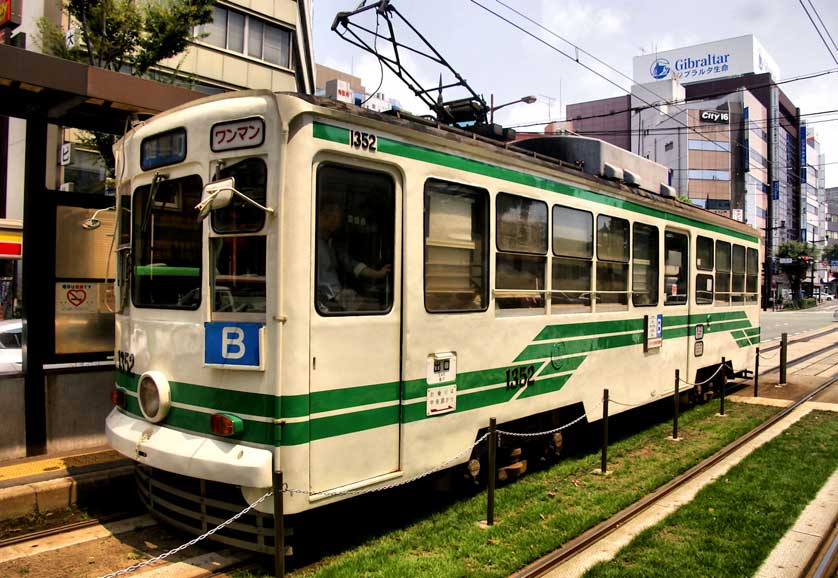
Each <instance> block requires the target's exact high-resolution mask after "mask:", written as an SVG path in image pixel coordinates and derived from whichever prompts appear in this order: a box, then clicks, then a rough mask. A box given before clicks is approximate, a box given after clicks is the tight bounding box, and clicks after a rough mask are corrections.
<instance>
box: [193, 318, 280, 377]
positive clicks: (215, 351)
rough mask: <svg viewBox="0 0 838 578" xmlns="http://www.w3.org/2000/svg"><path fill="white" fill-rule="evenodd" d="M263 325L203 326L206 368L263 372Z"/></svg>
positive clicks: (228, 324)
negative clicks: (259, 370) (257, 370)
mask: <svg viewBox="0 0 838 578" xmlns="http://www.w3.org/2000/svg"><path fill="white" fill-rule="evenodd" d="M264 329H265V326H264V325H263V324H262V323H239V322H231V321H213V322H209V323H204V365H206V366H209V367H221V368H225V369H264V364H263V361H262V349H263V345H264V344H263V341H264Z"/></svg>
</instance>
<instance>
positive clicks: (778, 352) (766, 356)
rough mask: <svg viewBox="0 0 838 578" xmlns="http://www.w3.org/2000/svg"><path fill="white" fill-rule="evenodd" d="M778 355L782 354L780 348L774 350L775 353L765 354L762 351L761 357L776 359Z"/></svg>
mask: <svg viewBox="0 0 838 578" xmlns="http://www.w3.org/2000/svg"><path fill="white" fill-rule="evenodd" d="M778 355H780V350H779V349H778V350H777V351H775V352H774V355H763V354H762V353H760V354H759V356H760V358H761V359H774V358H775V357H777V356H778Z"/></svg>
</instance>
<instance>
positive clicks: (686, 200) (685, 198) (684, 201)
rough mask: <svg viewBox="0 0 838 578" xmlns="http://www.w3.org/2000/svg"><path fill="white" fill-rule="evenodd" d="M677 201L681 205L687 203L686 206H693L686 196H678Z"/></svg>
mask: <svg viewBox="0 0 838 578" xmlns="http://www.w3.org/2000/svg"><path fill="white" fill-rule="evenodd" d="M678 200H679V201H681V202H682V203H687V204H688V205H694V204H695V203H693V201H692V199H690V198H689V197H688V196H687V195H678Z"/></svg>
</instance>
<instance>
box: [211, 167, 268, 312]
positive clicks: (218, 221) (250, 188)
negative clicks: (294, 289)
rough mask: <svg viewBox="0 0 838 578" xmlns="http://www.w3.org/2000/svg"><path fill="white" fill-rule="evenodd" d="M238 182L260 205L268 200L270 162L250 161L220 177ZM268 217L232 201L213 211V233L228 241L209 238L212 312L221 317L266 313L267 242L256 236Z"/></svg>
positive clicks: (238, 199) (223, 171)
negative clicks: (219, 234) (231, 314)
mask: <svg viewBox="0 0 838 578" xmlns="http://www.w3.org/2000/svg"><path fill="white" fill-rule="evenodd" d="M228 177H233V178H234V179H235V183H236V184H235V187H236V190H237V191H239V192H240V193H242V194H243V195H247V197H249V198H250V199H252V200H254V201H256V202H257V203H259V204H260V205H265V202H266V199H267V180H268V171H267V167H266V166H265V161H264V160H262V159H260V158H248V159H245V160H242V161H239V162H236V163H234V164H231V165H229V166H226V167H224V168H223V169H221V170H220V171H219V172H218V177H217V178H218V179H226V178H228ZM264 224H265V212H264V211H263V210H262V209H260V208H259V207H255V206H253V205H252V204H250V203H248V202H247V201H246V200H244V199H242V198H241V197H239V196H238V195H236V196H234V197H233V201H232V202H231V203H230V205H229V206H227V207H224V208H223V209H218V210H216V211H213V212H212V228H213V231H215V232H216V233H221V234H224V236H223V237H213V238H211V239H210V263H212V271H211V283H212V288H213V291H212V310H213V311H214V312H217V313H227V312H230V313H264V312H265V295H266V285H265V279H266V274H265V271H266V267H267V260H266V257H267V255H266V238H265V236H264V235H242V233H257V232H259V231H261V230H262V227H263V226H264Z"/></svg>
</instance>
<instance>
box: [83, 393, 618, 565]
mask: <svg viewBox="0 0 838 578" xmlns="http://www.w3.org/2000/svg"><path fill="white" fill-rule="evenodd" d="M600 405H602V404H600ZM586 417H587V415H586V414H582V415H580V416H579V417H578V418H576V419H575V420H573V421H571V422H570V423H567V424H565V425H563V426H559V427H557V428H554V429H551V430H547V431H543V432H537V433H517V432H507V431H502V430H497V434H498V443H500V436H501V434H503V435H508V436H510V437H524V438H532V437H539V436H544V435H550V434H553V433H556V432H559V431H561V430H563V429H567V428H569V427H571V426H574V425H576V424H577V423H579V422H580V421H582V420H583V419H585V418H586ZM488 437H489V432H486V433H484V434H483V435H482V436H480V437H479V438H478V439H477V440H476V441H475V442H474V443H473V444H471V445H470V446H468V447H467V448H465V449H463V450H462V451H460V452H458V453H457V454H456V455H454V456H452V457H451V458H449V459H447V460H445V461H444V462H442V463H441V464H439V465H437V466H435V467H433V468H431V469H430V470H428V471H426V472H423V473H421V474H419V475H416V476H413V477H411V478H407V479H405V480H399V481H398V482H394V483H392V484H387V485H384V486H376V487H374V488H359V489H356V490H343V491H339V492H338V491H333V492H312V491H310V490H297V489H293V488H289V487H288V484H283V487H282V493H283V494H303V495H307V496H311V495H315V494H316V495H317V496H323V497H326V498H330V497H334V496H359V495H362V494H371V493H373V492H381V491H384V490H391V489H393V488H398V487H399V486H404V485H406V484H410V483H413V482H415V481H418V480H421V479H422V478H424V477H427V476H429V475H431V474H434V473H436V472H438V471H441V470H444V469H445V468H447V467H448V466H449V465H451V464H452V463H454V462H456V461H457V460H459V459H460V458H461V457H463V456H464V455H465V454H466V453H469V452H471V450H473V449H474V448H475V447H477V446H479V445H480V444H481V443H483V442H484V441H485V440H486V439H487V438H488ZM272 495H273V490H271V491H269V492H268V493H266V494H265V495H264V496H262V497H261V498H259V499H258V500H256V501H255V502H253V503H252V504H250V505H249V506H247V507H246V508H245V509H244V510H242V511H241V512H239V513H238V514H236V515H235V516H233V517H232V518H230V519H229V520H226V521H224V522H221V523H220V524H219V525H217V526H215V527H214V528H212V529H211V530H209V531H207V532H206V533H204V534H201V535H200V536H198V537H197V538H193V539H192V540H190V541H189V542H186V543H185V544H181V545H180V546H178V547H177V548H173V549H172V550H169V551H168V552H165V553H163V554H160V555H159V556H155V557H154V558H150V559H149V560H144V561H142V562H138V563H137V564H134V565H133V566H128V567H127V568H123V569H122V570H117V571H116V572H111V573H110V574H105V575H104V576H101V577H100V578H116V577H117V576H124V575H125V574H130V573H131V572H134V571H136V570H139V569H140V568H144V567H146V566H150V565H151V564H154V563H156V562H160V561H161V560H164V559H166V558H168V557H169V556H173V555H174V554H177V553H178V552H181V551H182V550H185V549H187V548H189V547H191V546H194V545H195V544H197V543H198V542H200V541H201V540H204V539H206V538H209V537H210V536H212V535H213V534H215V533H216V532H218V531H220V530H223V529H224V528H225V527H226V526H228V525H230V524H232V523H233V522H235V521H236V520H238V519H239V518H241V517H242V516H244V515H245V514H247V513H248V512H249V511H250V510H252V509H253V508H255V507H256V506H258V505H259V504H261V503H262V502H264V501H265V500H266V499H268V498H269V497H270V496H272Z"/></svg>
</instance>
